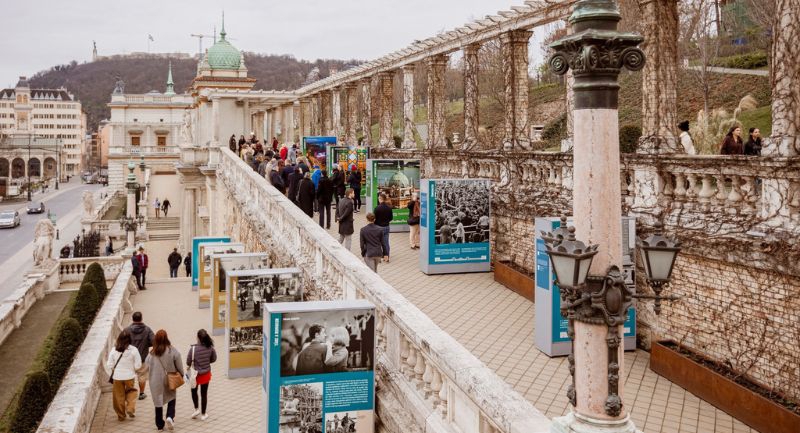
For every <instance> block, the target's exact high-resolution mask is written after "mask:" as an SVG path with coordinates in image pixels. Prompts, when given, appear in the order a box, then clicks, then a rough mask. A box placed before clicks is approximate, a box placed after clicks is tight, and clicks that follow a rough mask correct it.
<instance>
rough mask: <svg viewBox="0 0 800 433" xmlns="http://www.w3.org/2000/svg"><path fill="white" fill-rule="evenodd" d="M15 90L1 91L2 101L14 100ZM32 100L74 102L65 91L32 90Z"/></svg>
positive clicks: (0, 97)
mask: <svg viewBox="0 0 800 433" xmlns="http://www.w3.org/2000/svg"><path fill="white" fill-rule="evenodd" d="M15 97H16V94H15V92H14V89H3V90H0V99H14V98H15ZM31 100H37V101H74V100H75V99H74V97H73V96H72V95H70V93H69V92H67V91H66V90H64V89H31Z"/></svg>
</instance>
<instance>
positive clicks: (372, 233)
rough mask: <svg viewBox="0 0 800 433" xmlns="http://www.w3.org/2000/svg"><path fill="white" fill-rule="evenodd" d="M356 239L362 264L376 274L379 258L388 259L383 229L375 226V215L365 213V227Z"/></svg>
mask: <svg viewBox="0 0 800 433" xmlns="http://www.w3.org/2000/svg"><path fill="white" fill-rule="evenodd" d="M358 237H359V241H360V243H361V257H363V258H364V263H366V264H367V266H369V268H370V269H372V271H373V272H375V273H378V263H380V261H381V258H384V259H388V258H389V257H388V253H387V249H386V245H385V244H384V242H383V227H380V226H377V225H375V214H373V213H372V212H369V213H367V225H365V226H364V227H361V232H359V236H358Z"/></svg>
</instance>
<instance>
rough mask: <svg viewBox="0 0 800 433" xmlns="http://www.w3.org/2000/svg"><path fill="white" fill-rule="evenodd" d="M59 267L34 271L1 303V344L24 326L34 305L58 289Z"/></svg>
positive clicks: (54, 265)
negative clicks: (24, 320) (24, 319)
mask: <svg viewBox="0 0 800 433" xmlns="http://www.w3.org/2000/svg"><path fill="white" fill-rule="evenodd" d="M57 269H58V265H57V264H55V263H54V264H53V265H52V266H49V267H47V268H45V269H34V270H33V271H31V272H29V273H28V274H26V276H25V281H23V282H22V283H20V285H19V287H17V289H16V290H14V291H13V292H12V293H11V294H10V295H9V296H8V297H6V298H5V299H3V300H2V301H1V302H0V344H3V342H4V341H5V340H6V338H8V336H9V335H11V333H12V332H13V331H14V330H15V329H17V328H18V327H19V326H20V325H21V324H22V319H23V318H24V317H25V315H26V314H28V311H29V310H30V309H31V307H33V305H34V304H35V303H36V302H37V301H39V300H40V299H42V298H44V297H45V295H47V294H48V293H50V292H51V291H53V290H55V289H57V288H58V284H59V279H58V278H59V274H58V272H57Z"/></svg>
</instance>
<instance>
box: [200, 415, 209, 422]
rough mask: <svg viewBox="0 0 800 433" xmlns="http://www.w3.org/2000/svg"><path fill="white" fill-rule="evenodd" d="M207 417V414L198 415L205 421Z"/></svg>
mask: <svg viewBox="0 0 800 433" xmlns="http://www.w3.org/2000/svg"><path fill="white" fill-rule="evenodd" d="M207 419H208V414H207V413H204V414H203V416H201V417H200V421H205V420H207Z"/></svg>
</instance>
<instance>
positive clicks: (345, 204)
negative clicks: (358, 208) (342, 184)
mask: <svg viewBox="0 0 800 433" xmlns="http://www.w3.org/2000/svg"><path fill="white" fill-rule="evenodd" d="M336 222H338V223H339V243H340V244H342V245H344V247H345V248H347V250H348V251H350V246H351V245H352V241H353V232H355V229H354V228H353V189H352V188H348V189H347V191H345V193H344V197H343V198H342V199H341V200H339V204H337V205H336Z"/></svg>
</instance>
